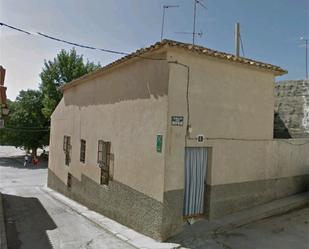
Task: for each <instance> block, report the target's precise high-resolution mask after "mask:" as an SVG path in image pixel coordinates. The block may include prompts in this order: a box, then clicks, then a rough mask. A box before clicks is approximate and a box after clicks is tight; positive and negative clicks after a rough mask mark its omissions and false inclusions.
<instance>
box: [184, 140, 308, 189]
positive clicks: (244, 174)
mask: <svg viewBox="0 0 309 249" xmlns="http://www.w3.org/2000/svg"><path fill="white" fill-rule="evenodd" d="M188 146H193V147H194V146H202V147H210V148H212V155H211V157H212V158H211V165H210V166H209V167H210V170H209V173H210V178H208V179H207V183H208V184H209V185H219V184H228V183H239V182H247V181H257V180H265V179H274V178H281V177H292V176H299V175H306V174H309V156H308V151H309V139H307V140H306V139H295V140H286V139H282V140H273V141H270V140H269V141H236V140H209V141H206V142H205V143H197V142H196V141H190V142H189V143H188Z"/></svg>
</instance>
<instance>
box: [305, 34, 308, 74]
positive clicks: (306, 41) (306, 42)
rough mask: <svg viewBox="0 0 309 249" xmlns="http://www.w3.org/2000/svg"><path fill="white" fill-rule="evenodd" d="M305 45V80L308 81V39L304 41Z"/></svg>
mask: <svg viewBox="0 0 309 249" xmlns="http://www.w3.org/2000/svg"><path fill="white" fill-rule="evenodd" d="M305 44H306V79H308V39H306V40H305Z"/></svg>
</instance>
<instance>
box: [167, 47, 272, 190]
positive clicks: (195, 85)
mask: <svg viewBox="0 0 309 249" xmlns="http://www.w3.org/2000/svg"><path fill="white" fill-rule="evenodd" d="M167 58H168V60H169V61H170V63H169V75H170V80H169V106H168V122H169V123H168V138H167V147H166V155H167V158H166V169H165V191H169V190H175V189H182V188H183V187H184V157H185V155H184V148H185V146H186V143H187V144H188V146H189V144H190V143H191V144H192V143H194V140H195V138H196V136H197V135H199V134H203V135H204V136H205V137H210V138H237V139H239V138H244V139H272V138H273V115H274V112H273V109H274V95H273V93H274V83H273V82H274V75H273V73H272V72H270V71H264V70H260V69H256V68H253V67H248V66H246V65H242V64H239V63H231V62H227V61H224V60H221V59H217V58H213V57H209V56H208V57H207V56H200V55H198V54H194V53H188V52H185V51H183V50H181V49H170V50H169V52H168V56H167ZM172 62H178V64H176V63H172ZM180 63H182V64H184V65H187V66H189V68H190V76H189V88H188V89H189V91H188V98H189V112H190V125H191V127H192V133H191V134H190V138H188V139H186V140H185V134H186V124H187V116H188V113H187V100H186V93H187V75H188V74H187V68H186V67H185V66H184V65H180ZM174 115H178V116H184V117H185V122H184V126H182V127H178V126H171V124H170V122H171V116H174ZM194 146H206V144H202V145H201V144H194ZM217 149H218V148H216V146H214V147H213V150H214V153H215V152H216V150H217ZM238 153H241V151H238ZM229 155H232V154H229ZM235 156H236V155H235ZM260 156H261V154H260ZM265 156H271V155H270V154H269V155H265ZM257 157H258V156H257ZM244 159H245V160H250V158H246V157H245V156H244ZM226 160H229V157H226ZM235 163H238V162H237V161H236V162H235ZM212 166H213V168H214V169H217V168H220V166H219V165H218V164H217V163H216V161H215V162H213V165H212ZM230 167H231V168H233V167H234V165H231V166H230ZM243 170H244V171H243V174H244V175H246V174H247V173H248V177H249V175H250V173H249V172H246V169H243ZM213 174H215V173H213ZM215 181H216V180H214V182H215Z"/></svg>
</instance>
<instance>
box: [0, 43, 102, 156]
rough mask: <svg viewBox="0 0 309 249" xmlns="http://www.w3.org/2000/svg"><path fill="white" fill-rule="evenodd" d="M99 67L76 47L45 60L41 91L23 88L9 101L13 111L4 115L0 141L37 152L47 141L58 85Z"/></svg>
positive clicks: (57, 97)
mask: <svg viewBox="0 0 309 249" xmlns="http://www.w3.org/2000/svg"><path fill="white" fill-rule="evenodd" d="M99 67H100V65H96V64H94V63H90V62H89V61H86V62H84V59H83V56H81V55H77V53H76V50H75V49H72V50H71V51H69V52H66V51H65V50H61V51H60V53H59V54H58V55H57V56H56V57H55V58H54V59H53V60H52V61H45V62H44V67H43V69H42V72H41V74H40V77H41V84H40V89H39V91H36V90H27V91H21V92H20V93H19V95H18V97H17V98H16V101H15V102H12V101H8V108H9V110H10V114H9V115H8V116H7V117H5V129H0V144H1V145H14V146H16V147H22V148H24V149H26V150H30V149H32V151H34V153H36V149H37V148H43V147H44V146H46V145H48V143H49V131H48V130H46V127H49V126H50V116H51V114H52V113H53V111H54V109H55V108H56V106H57V105H58V103H59V102H60V100H61V98H62V94H61V93H60V92H59V91H58V87H60V86H62V85H63V84H65V83H67V82H70V81H72V80H74V79H76V78H79V77H81V76H83V75H85V74H87V73H89V72H91V71H94V70H96V69H98V68H99ZM44 129H45V130H44Z"/></svg>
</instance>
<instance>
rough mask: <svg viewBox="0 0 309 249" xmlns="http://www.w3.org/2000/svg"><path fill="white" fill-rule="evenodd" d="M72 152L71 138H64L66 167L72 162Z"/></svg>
mask: <svg viewBox="0 0 309 249" xmlns="http://www.w3.org/2000/svg"><path fill="white" fill-rule="evenodd" d="M70 150H71V138H70V137H69V136H64V137H63V151H64V154H65V165H69V164H70V162H71V157H70Z"/></svg>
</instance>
